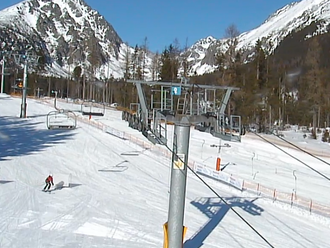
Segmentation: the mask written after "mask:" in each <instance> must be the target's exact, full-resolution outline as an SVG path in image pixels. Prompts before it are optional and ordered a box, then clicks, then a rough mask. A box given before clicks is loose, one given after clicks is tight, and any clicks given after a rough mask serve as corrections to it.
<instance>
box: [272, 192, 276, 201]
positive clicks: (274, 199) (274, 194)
mask: <svg viewBox="0 0 330 248" xmlns="http://www.w3.org/2000/svg"><path fill="white" fill-rule="evenodd" d="M274 201H276V189H274V193H273V202H274Z"/></svg>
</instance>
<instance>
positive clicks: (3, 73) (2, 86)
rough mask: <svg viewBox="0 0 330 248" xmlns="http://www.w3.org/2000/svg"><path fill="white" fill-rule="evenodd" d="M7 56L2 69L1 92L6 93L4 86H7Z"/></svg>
mask: <svg viewBox="0 0 330 248" xmlns="http://www.w3.org/2000/svg"><path fill="white" fill-rule="evenodd" d="M5 66H6V63H5V58H3V60H2V70H1V93H4V86H5Z"/></svg>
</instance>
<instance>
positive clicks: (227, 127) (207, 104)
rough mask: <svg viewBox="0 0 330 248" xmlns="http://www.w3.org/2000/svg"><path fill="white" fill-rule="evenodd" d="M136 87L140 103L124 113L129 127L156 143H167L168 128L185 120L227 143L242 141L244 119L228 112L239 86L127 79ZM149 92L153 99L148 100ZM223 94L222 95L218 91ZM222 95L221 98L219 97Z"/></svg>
mask: <svg viewBox="0 0 330 248" xmlns="http://www.w3.org/2000/svg"><path fill="white" fill-rule="evenodd" d="M127 82H129V83H133V84H134V85H135V86H136V89H137V93H138V98H139V102H138V103H131V104H130V108H129V109H128V110H126V111H123V113H122V119H123V120H125V121H127V122H128V124H129V126H130V127H132V128H134V129H137V130H139V131H140V132H142V133H143V135H144V136H146V137H147V138H148V139H149V140H150V141H151V142H153V143H154V144H156V143H158V144H167V125H168V124H175V123H180V122H181V120H182V119H183V118H185V120H188V122H189V123H190V125H193V126H194V127H195V128H196V129H198V130H200V131H203V132H209V133H211V134H212V135H214V136H215V137H218V138H220V139H222V140H227V141H238V142H240V141H241V135H244V134H245V129H244V128H242V126H241V117H240V116H238V115H226V114H225V110H226V107H227V104H228V101H229V98H230V95H231V93H232V92H233V91H235V90H239V88H236V87H227V86H214V85H197V84H190V83H189V82H188V81H187V80H181V82H179V83H173V82H158V81H157V82H149V81H139V80H128V81H127ZM145 90H149V95H150V99H146V95H147V94H146V92H145ZM219 91H222V92H219ZM220 95H221V96H222V99H218V98H217V96H220Z"/></svg>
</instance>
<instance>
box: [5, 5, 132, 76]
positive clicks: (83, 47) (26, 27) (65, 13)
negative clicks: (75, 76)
mask: <svg viewBox="0 0 330 248" xmlns="http://www.w3.org/2000/svg"><path fill="white" fill-rule="evenodd" d="M0 32H1V43H0V44H1V49H2V50H5V51H8V50H15V51H20V52H22V51H24V50H26V49H27V48H28V47H30V48H31V46H32V47H33V50H34V51H38V52H39V53H41V54H44V55H46V56H47V57H48V58H49V59H50V61H48V62H50V65H52V66H50V67H51V68H53V69H55V68H58V66H57V67H56V65H59V66H60V67H61V68H63V71H62V74H64V75H65V74H67V73H68V72H69V70H70V69H71V70H72V69H73V68H74V67H75V66H77V65H81V66H82V67H83V68H86V70H87V69H88V70H91V66H92V65H93V66H94V67H95V68H93V69H94V70H93V71H94V72H95V74H97V75H98V76H104V77H107V74H112V75H113V76H114V77H121V76H123V68H122V66H121V64H122V63H121V62H122V61H123V60H124V58H123V57H124V51H127V50H128V49H129V50H131V48H129V47H127V46H126V45H125V44H124V43H123V41H122V40H121V38H120V37H119V35H118V34H117V33H116V31H115V30H114V28H113V27H112V26H111V25H110V24H109V23H108V22H107V21H106V20H105V19H104V17H102V16H101V15H100V14H99V13H98V12H97V11H95V10H92V9H91V8H90V7H89V6H88V5H87V4H86V3H85V2H84V1H83V0H52V1H46V0H27V1H23V2H21V3H19V4H16V5H14V6H11V7H9V8H7V9H5V10H3V11H1V12H0ZM69 64H70V67H71V68H69V66H68V65H69ZM108 66H109V68H108ZM51 68H48V70H51ZM56 72H57V73H60V74H61V70H56ZM56 72H55V71H53V73H56Z"/></svg>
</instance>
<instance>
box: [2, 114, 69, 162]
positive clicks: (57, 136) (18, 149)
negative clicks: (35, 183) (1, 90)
mask: <svg viewBox="0 0 330 248" xmlns="http://www.w3.org/2000/svg"><path fill="white" fill-rule="evenodd" d="M38 124H40V122H39V123H37V122H31V120H26V119H18V118H17V117H6V116H0V161H4V160H8V159H9V158H7V157H15V156H24V155H29V154H31V153H34V152H39V151H42V150H44V149H46V148H47V147H50V146H52V145H55V144H61V143H64V141H65V140H67V139H70V138H72V136H73V135H74V132H72V131H70V130H48V129H46V128H45V129H36V127H35V126H36V125H38Z"/></svg>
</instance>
